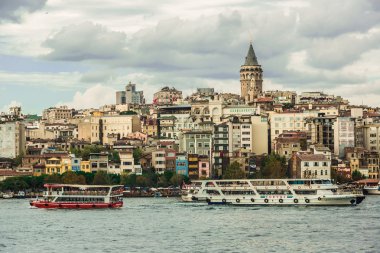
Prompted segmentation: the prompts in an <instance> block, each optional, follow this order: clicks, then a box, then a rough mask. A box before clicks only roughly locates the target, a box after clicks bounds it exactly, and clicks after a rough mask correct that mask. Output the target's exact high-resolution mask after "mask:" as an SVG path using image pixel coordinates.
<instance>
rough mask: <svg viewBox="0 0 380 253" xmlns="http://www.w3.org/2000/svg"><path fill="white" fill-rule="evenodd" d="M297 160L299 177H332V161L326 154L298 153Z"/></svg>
mask: <svg viewBox="0 0 380 253" xmlns="http://www.w3.org/2000/svg"><path fill="white" fill-rule="evenodd" d="M296 161H297V162H296V175H297V178H318V179H330V178H331V161H330V160H329V159H327V158H326V157H325V156H324V155H321V154H318V155H315V154H307V153H298V154H296Z"/></svg>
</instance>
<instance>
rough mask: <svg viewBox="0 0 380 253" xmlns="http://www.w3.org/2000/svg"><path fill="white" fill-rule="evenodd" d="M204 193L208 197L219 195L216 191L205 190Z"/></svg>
mask: <svg viewBox="0 0 380 253" xmlns="http://www.w3.org/2000/svg"><path fill="white" fill-rule="evenodd" d="M206 193H207V194H209V195H220V193H219V192H218V191H216V190H206Z"/></svg>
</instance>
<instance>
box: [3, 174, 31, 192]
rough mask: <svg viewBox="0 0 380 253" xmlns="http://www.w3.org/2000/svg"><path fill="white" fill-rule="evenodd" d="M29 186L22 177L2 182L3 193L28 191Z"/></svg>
mask: <svg viewBox="0 0 380 253" xmlns="http://www.w3.org/2000/svg"><path fill="white" fill-rule="evenodd" d="M28 188H29V185H28V184H27V183H26V182H25V181H24V179H23V178H22V177H10V178H6V179H5V180H4V181H3V182H1V190H2V191H13V192H17V191H21V190H25V189H28Z"/></svg>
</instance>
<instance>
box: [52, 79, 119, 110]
mask: <svg viewBox="0 0 380 253" xmlns="http://www.w3.org/2000/svg"><path fill="white" fill-rule="evenodd" d="M115 92H116V90H115V89H113V88H110V87H107V86H104V85H101V84H97V85H95V86H92V87H90V88H88V89H86V90H85V91H84V92H83V93H82V92H79V91H77V92H76V93H75V95H74V97H73V100H72V101H67V102H59V103H58V104H57V106H60V105H67V106H68V107H70V108H76V109H84V108H98V107H99V106H101V105H106V104H114V103H115V100H116V95H115Z"/></svg>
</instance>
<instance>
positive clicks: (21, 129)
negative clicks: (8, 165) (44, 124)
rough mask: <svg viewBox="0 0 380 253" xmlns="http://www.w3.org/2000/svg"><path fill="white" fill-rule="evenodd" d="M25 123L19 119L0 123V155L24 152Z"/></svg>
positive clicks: (5, 155)
mask: <svg viewBox="0 0 380 253" xmlns="http://www.w3.org/2000/svg"><path fill="white" fill-rule="evenodd" d="M25 145H26V138H25V125H24V123H22V122H20V121H14V122H5V123H0V157H6V158H15V157H17V156H19V155H22V154H25Z"/></svg>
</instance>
